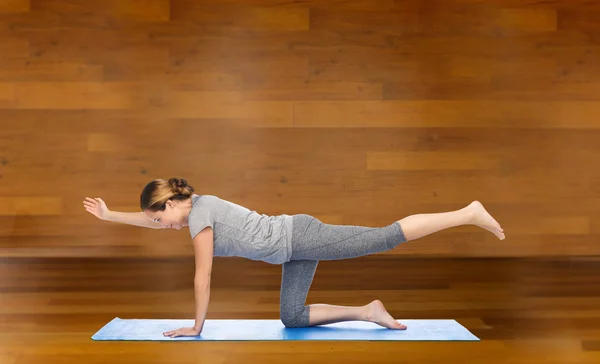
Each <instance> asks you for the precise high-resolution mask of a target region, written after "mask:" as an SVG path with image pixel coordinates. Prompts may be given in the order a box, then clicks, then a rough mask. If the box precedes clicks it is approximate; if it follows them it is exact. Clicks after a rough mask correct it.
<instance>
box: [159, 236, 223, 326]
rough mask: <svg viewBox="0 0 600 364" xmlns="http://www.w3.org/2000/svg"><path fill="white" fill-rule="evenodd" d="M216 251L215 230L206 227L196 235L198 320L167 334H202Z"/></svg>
mask: <svg viewBox="0 0 600 364" xmlns="http://www.w3.org/2000/svg"><path fill="white" fill-rule="evenodd" d="M213 251H214V240H213V230H212V228H210V227H207V228H205V229H204V230H202V231H201V232H200V233H198V234H197V235H196V236H195V237H194V254H195V256H196V273H195V275H194V292H195V298H196V317H195V319H196V321H195V324H194V327H183V328H181V329H177V330H172V331H168V332H165V333H163V335H165V336H169V337H178V336H196V335H200V333H201V332H202V328H203V327H204V321H205V319H206V311H207V310H208V302H209V300H210V276H211V271H212V262H213Z"/></svg>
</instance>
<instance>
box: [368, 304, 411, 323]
mask: <svg viewBox="0 0 600 364" xmlns="http://www.w3.org/2000/svg"><path fill="white" fill-rule="evenodd" d="M366 308H367V317H366V318H367V321H369V322H373V323H376V324H377V325H380V326H383V327H387V328H388V329H396V330H406V326H405V325H402V324H401V323H399V322H398V321H396V320H394V318H393V317H392V316H391V315H390V314H389V313H388V312H387V311H386V309H385V307H383V303H381V301H380V300H375V301H373V302H371V303H369V304H368V305H367V306H366Z"/></svg>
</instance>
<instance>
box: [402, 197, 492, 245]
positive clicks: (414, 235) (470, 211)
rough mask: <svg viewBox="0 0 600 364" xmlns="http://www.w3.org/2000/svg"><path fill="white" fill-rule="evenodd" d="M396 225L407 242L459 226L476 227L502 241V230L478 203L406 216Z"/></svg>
mask: <svg viewBox="0 0 600 364" xmlns="http://www.w3.org/2000/svg"><path fill="white" fill-rule="evenodd" d="M398 223H399V224H400V226H401V227H402V230H403V232H404V236H405V237H406V240H408V241H410V240H415V239H419V238H421V237H424V236H426V235H430V234H433V233H435V232H438V231H440V230H444V229H448V228H452V227H456V226H461V225H476V226H479V227H481V228H483V229H486V230H488V231H490V232H492V233H493V234H494V235H496V236H497V237H498V239H500V240H503V239H504V230H503V229H502V227H501V226H500V224H499V223H498V222H497V221H496V220H495V219H494V218H493V217H492V216H491V215H490V214H489V213H488V212H487V210H486V209H485V208H484V207H483V205H482V204H481V202H479V201H473V202H471V203H470V204H469V205H468V206H466V207H463V208H462V209H459V210H455V211H449V212H440V213H432V214H417V215H411V216H407V217H405V218H403V219H402V220H398Z"/></svg>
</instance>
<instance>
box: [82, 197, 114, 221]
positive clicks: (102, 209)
mask: <svg viewBox="0 0 600 364" xmlns="http://www.w3.org/2000/svg"><path fill="white" fill-rule="evenodd" d="M83 205H84V206H85V209H86V210H87V211H88V212H89V213H90V214H92V215H94V216H96V217H97V218H99V219H100V220H104V219H106V217H107V216H108V212H109V210H108V207H106V204H105V203H104V201H102V199H101V198H90V197H86V198H85V201H83Z"/></svg>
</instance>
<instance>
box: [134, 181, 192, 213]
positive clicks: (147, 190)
mask: <svg viewBox="0 0 600 364" xmlns="http://www.w3.org/2000/svg"><path fill="white" fill-rule="evenodd" d="M193 193H194V188H193V187H192V186H190V185H188V183H187V181H186V180H185V179H183V178H170V179H168V180H166V179H155V180H154V181H152V182H150V183H148V184H147V185H146V187H144V189H143V190H142V194H141V196H140V207H141V208H142V211H143V210H149V211H164V210H165V208H166V204H167V201H168V200H187V199H188V198H190V196H191V195H192V194H193Z"/></svg>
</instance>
